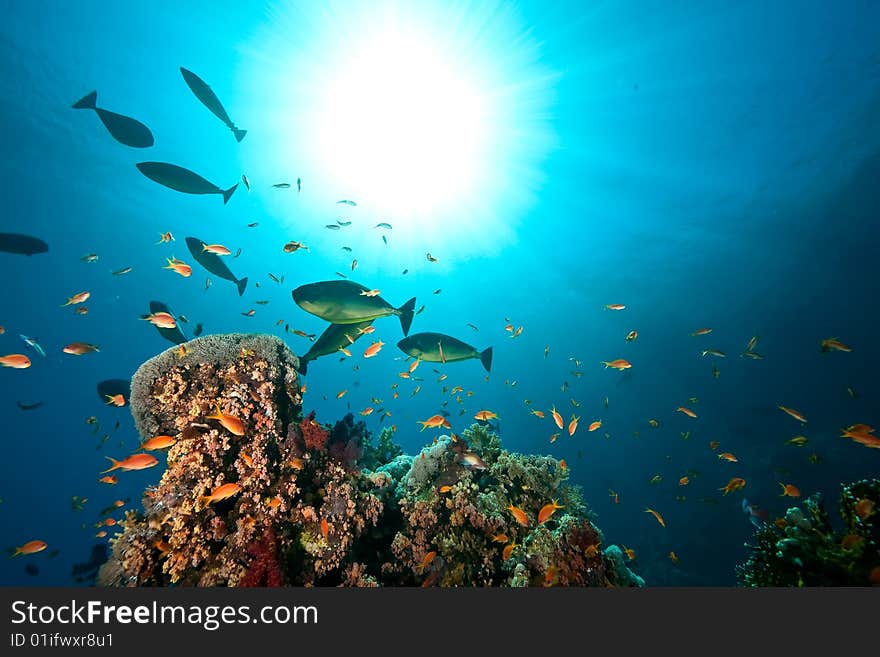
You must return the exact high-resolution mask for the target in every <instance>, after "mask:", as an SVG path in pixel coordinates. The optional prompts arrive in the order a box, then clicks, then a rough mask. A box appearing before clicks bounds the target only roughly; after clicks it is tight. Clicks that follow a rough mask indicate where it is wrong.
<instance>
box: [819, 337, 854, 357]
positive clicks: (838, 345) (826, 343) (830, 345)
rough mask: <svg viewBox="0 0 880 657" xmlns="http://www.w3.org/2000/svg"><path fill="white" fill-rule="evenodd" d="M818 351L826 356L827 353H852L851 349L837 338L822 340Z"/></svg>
mask: <svg viewBox="0 0 880 657" xmlns="http://www.w3.org/2000/svg"><path fill="white" fill-rule="evenodd" d="M819 351H821V352H822V353H823V354H826V353H828V352H829V351H843V352H850V351H852V349H850V348H849V347H847V346H846V345H845V344H843V343H842V342H841V341H840V340H838V339H837V338H827V339H825V340H822V342H821V344H820V347H819Z"/></svg>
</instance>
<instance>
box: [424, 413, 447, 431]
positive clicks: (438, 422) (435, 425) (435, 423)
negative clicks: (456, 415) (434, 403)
mask: <svg viewBox="0 0 880 657" xmlns="http://www.w3.org/2000/svg"><path fill="white" fill-rule="evenodd" d="M418 424H421V425H422V431H424V430H425V429H439V428H440V427H443V428H445V429H450V428H452V425H451V424H449V420H447V419H446V418H445V417H443V416H442V415H440V414H437V415H432V416H431V417H429V418H428V419H427V420H425V421H422V420H419V421H418Z"/></svg>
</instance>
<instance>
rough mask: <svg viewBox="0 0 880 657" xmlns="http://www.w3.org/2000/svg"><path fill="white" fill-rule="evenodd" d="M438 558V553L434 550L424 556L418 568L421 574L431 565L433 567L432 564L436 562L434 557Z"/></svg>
mask: <svg viewBox="0 0 880 657" xmlns="http://www.w3.org/2000/svg"><path fill="white" fill-rule="evenodd" d="M436 556H437V553H436V552H435V551H434V550H431V551H430V552H428V553H427V554H426V555H425V556H424V558H423V559H422V561H421V563H420V564H419V565H418V566H417V568H418V571H419V574H421V573H424V572H425V568H427V567H428V566H429V565H431V562H432V561H434V557H436Z"/></svg>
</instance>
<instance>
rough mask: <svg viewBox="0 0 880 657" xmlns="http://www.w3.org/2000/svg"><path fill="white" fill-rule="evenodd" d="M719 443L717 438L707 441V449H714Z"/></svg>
mask: <svg viewBox="0 0 880 657" xmlns="http://www.w3.org/2000/svg"><path fill="white" fill-rule="evenodd" d="M719 445H721V443H719V442H718V441H717V440H712V441H709V449H712V450H715V449H718V446H719Z"/></svg>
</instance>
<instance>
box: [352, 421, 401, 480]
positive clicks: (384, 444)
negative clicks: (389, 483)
mask: <svg viewBox="0 0 880 657" xmlns="http://www.w3.org/2000/svg"><path fill="white" fill-rule="evenodd" d="M363 450H364V453H363V456H361V458H360V459H359V461H358V462H359V464H360V466H361V467H362V468H365V469H368V470H376V469H378V468H379V467H380V466H382V465H385V464H386V463H391V462H392V461H393V460H394V459H395V458H397V457H398V456H401V455H402V454H403V449H401V447H400V445H398V444H396V443H395V442H394V429H392V428H391V427H385V428H384V429H382V430H381V431H380V432H379V438H378V440H377V441H376V445H375V446H373V444H372V442H370V443H368V444H366V445H363Z"/></svg>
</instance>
